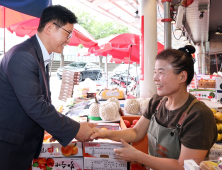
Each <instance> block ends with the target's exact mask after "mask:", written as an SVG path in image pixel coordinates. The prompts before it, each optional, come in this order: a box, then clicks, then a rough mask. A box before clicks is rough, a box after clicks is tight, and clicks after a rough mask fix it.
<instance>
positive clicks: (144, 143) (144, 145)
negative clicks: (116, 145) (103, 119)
mask: <svg viewBox="0 0 222 170" xmlns="http://www.w3.org/2000/svg"><path fill="white" fill-rule="evenodd" d="M139 119H140V117H138V116H121V117H120V127H121V129H126V128H127V127H126V125H125V123H124V121H123V120H128V121H130V123H131V124H132V122H133V120H139ZM132 146H133V147H134V148H136V149H138V150H140V151H142V152H144V153H146V154H148V136H147V135H146V136H145V137H144V138H143V139H141V140H140V141H138V142H133V143H132Z"/></svg>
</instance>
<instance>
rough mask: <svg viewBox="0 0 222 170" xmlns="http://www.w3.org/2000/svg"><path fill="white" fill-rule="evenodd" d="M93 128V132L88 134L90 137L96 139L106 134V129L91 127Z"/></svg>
mask: <svg viewBox="0 0 222 170" xmlns="http://www.w3.org/2000/svg"><path fill="white" fill-rule="evenodd" d="M92 130H93V132H94V133H93V134H92V135H91V136H90V139H91V140H93V139H98V138H104V136H105V135H106V131H108V130H103V129H99V128H96V127H94V128H92Z"/></svg>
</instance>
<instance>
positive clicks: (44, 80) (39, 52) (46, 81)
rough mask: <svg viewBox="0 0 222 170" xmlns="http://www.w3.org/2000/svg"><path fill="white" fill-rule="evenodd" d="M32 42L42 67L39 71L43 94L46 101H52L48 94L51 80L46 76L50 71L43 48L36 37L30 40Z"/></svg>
mask: <svg viewBox="0 0 222 170" xmlns="http://www.w3.org/2000/svg"><path fill="white" fill-rule="evenodd" d="M30 40H31V42H32V44H33V45H34V47H35V51H36V57H37V59H38V61H39V67H40V69H39V71H40V74H39V78H40V83H41V86H42V87H43V88H42V90H43V91H42V92H43V94H44V96H45V99H46V100H48V101H51V99H50V96H49V95H47V94H49V78H48V76H46V75H48V74H47V73H46V71H48V69H46V68H45V64H44V60H43V55H42V50H41V47H40V45H39V43H38V40H37V38H36V35H34V36H32V37H31V38H30ZM34 57H35V56H34ZM41 70H42V71H41ZM45 70H46V71H45ZM42 72H43V73H42ZM46 91H48V92H46ZM47 97H48V99H47Z"/></svg>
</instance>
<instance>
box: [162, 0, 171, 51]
mask: <svg viewBox="0 0 222 170" xmlns="http://www.w3.org/2000/svg"><path fill="white" fill-rule="evenodd" d="M162 2H163V3H164V20H163V22H164V49H169V48H171V37H172V36H171V16H170V2H169V1H166V0H165V1H162Z"/></svg>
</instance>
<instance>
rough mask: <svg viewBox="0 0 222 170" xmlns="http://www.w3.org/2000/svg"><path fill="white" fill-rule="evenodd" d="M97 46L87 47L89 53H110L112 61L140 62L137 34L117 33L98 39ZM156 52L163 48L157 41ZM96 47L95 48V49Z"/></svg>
mask: <svg viewBox="0 0 222 170" xmlns="http://www.w3.org/2000/svg"><path fill="white" fill-rule="evenodd" d="M98 44H99V47H98V46H97V47H93V48H91V49H89V52H90V53H94V54H95V55H102V56H107V54H110V55H112V57H113V59H112V61H115V60H116V62H120V61H123V62H124V63H128V61H127V60H128V59H129V57H130V61H131V62H137V63H139V62H140V36H139V35H137V34H130V33H125V34H117V35H112V36H109V37H107V38H104V39H101V40H98ZM157 45H158V53H159V52H160V51H162V50H163V49H164V46H163V45H162V44H161V43H159V42H158V44H157ZM96 48H97V49H96Z"/></svg>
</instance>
